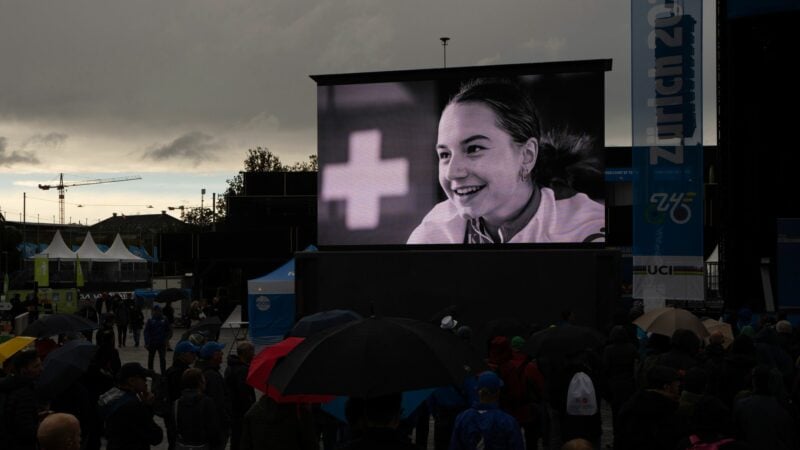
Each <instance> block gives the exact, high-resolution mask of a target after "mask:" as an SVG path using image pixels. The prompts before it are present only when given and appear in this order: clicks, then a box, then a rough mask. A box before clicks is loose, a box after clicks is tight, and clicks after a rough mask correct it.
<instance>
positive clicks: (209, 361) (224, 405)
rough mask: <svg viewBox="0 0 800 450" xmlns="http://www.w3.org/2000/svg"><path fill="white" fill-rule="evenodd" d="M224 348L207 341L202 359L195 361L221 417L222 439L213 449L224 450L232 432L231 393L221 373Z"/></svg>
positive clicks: (216, 343) (207, 391)
mask: <svg viewBox="0 0 800 450" xmlns="http://www.w3.org/2000/svg"><path fill="white" fill-rule="evenodd" d="M224 348H225V345H224V344H220V343H219V342H215V341H210V342H206V343H205V344H203V347H202V348H200V353H199V356H200V359H198V360H197V362H196V363H195V367H197V368H198V369H200V370H202V371H203V376H204V377H205V379H206V395H208V396H209V397H211V399H212V400H214V404H215V405H216V408H217V411H218V412H219V417H220V435H221V439H220V442H219V445H218V446H217V447H212V448H211V450H224V449H225V445H226V444H227V443H228V437H229V435H230V432H231V401H230V393H229V392H228V390H227V389H226V386H225V380H224V378H223V377H222V374H221V373H220V366H221V365H222V350H223V349H224Z"/></svg>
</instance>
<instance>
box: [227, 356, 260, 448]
mask: <svg viewBox="0 0 800 450" xmlns="http://www.w3.org/2000/svg"><path fill="white" fill-rule="evenodd" d="M254 355H255V347H253V344H251V343H249V342H242V343H241V344H239V345H238V346H237V347H236V354H235V355H230V356H229V357H228V367H227V368H225V377H224V378H225V385H226V387H227V389H228V392H230V396H231V450H239V442H240V440H241V437H242V420H243V419H244V415H245V413H247V410H249V409H250V407H251V406H253V403H255V402H256V393H255V390H254V389H253V387H252V386H250V385H249V384H247V372H248V371H249V370H250V362H251V361H252V360H253V356H254Z"/></svg>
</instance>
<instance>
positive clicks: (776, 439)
mask: <svg viewBox="0 0 800 450" xmlns="http://www.w3.org/2000/svg"><path fill="white" fill-rule="evenodd" d="M771 372H772V369H770V368H769V367H768V366H766V365H758V366H756V368H755V369H753V394H752V395H750V396H748V397H745V398H742V399H740V400H738V401H737V402H736V406H735V407H734V409H733V414H734V422H735V426H736V429H737V430H738V431H739V433H738V436H737V437H738V438H740V439H742V440H744V441H746V442H747V443H748V444H749V445H750V446H751V447H752V448H753V449H757V450H760V449H765V450H766V449H770V450H784V449H787V450H788V449H796V448H797V445H798V440H797V432H796V425H795V423H794V421H793V420H792V417H791V415H790V414H789V412H788V411H787V410H786V408H785V407H784V406H783V405H782V404H781V403H780V402H779V401H778V399H777V398H776V396H775V392H774V391H775V389H774V387H773V385H774V383H772V382H771V379H772V378H773V374H772V373H771Z"/></svg>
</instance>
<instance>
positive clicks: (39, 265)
mask: <svg viewBox="0 0 800 450" xmlns="http://www.w3.org/2000/svg"><path fill="white" fill-rule="evenodd" d="M33 281H35V282H36V283H37V284H38V285H39V287H47V286H50V260H49V259H48V258H47V256H39V257H37V258H34V260H33Z"/></svg>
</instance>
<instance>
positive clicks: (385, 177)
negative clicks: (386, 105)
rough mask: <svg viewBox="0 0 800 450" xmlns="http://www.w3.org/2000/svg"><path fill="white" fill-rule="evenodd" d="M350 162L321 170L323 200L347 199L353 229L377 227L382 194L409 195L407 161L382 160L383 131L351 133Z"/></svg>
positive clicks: (346, 221) (347, 222)
mask: <svg viewBox="0 0 800 450" xmlns="http://www.w3.org/2000/svg"><path fill="white" fill-rule="evenodd" d="M348 158H349V161H348V162H346V163H343V164H327V165H326V166H325V167H324V168H323V170H322V200H323V201H331V200H344V201H345V202H346V206H345V225H347V228H348V229H350V230H365V229H374V228H377V227H378V222H380V217H381V211H380V200H381V197H388V196H393V195H406V194H408V160H406V159H404V158H395V159H387V160H381V132H380V130H366V131H356V132H354V133H351V134H350V145H349V148H348Z"/></svg>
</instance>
